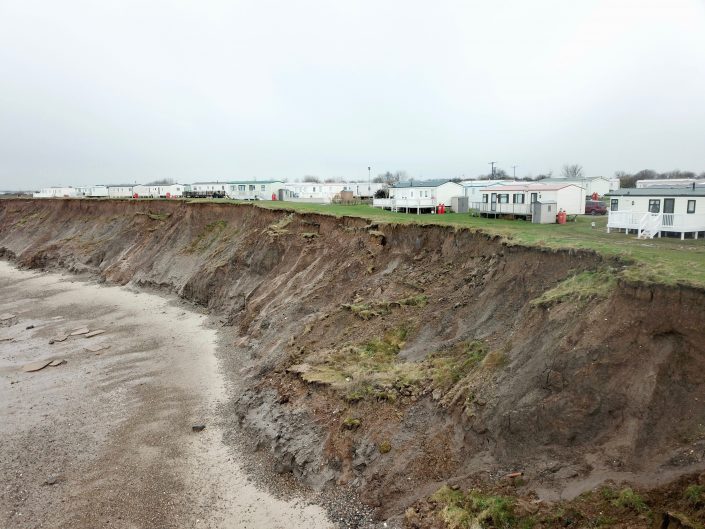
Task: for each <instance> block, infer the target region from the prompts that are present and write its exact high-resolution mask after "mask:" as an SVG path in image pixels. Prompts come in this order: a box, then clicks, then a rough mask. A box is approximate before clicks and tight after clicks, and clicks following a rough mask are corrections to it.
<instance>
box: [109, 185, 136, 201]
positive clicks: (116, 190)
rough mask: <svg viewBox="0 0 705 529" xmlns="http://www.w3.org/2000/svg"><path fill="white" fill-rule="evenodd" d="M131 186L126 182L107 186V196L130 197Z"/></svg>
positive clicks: (131, 192)
mask: <svg viewBox="0 0 705 529" xmlns="http://www.w3.org/2000/svg"><path fill="white" fill-rule="evenodd" d="M132 188H133V186H131V185H127V184H123V185H115V186H108V196H109V197H110V198H131V197H132V194H133V191H132Z"/></svg>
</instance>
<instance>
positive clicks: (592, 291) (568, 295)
mask: <svg viewBox="0 0 705 529" xmlns="http://www.w3.org/2000/svg"><path fill="white" fill-rule="evenodd" d="M616 283H617V275H616V273H615V271H614V270H613V269H605V270H598V271H596V272H581V273H579V274H576V275H574V276H571V277H569V278H568V279H566V280H565V281H562V282H561V283H559V284H558V285H557V286H555V287H554V288H552V289H550V290H547V291H546V292H544V293H543V294H541V296H540V297H538V298H536V299H534V300H532V301H531V304H532V305H535V306H540V307H548V306H551V305H555V304H556V303H561V302H563V301H567V300H570V299H575V300H578V301H588V300H592V299H605V298H607V297H608V296H609V294H610V292H611V291H612V289H613V288H614V287H615V285H616Z"/></svg>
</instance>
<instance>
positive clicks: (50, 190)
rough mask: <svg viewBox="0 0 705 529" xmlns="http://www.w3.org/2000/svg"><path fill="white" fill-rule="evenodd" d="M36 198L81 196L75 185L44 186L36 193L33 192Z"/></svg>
mask: <svg viewBox="0 0 705 529" xmlns="http://www.w3.org/2000/svg"><path fill="white" fill-rule="evenodd" d="M32 196H33V197H34V198H73V197H78V196H81V195H80V194H79V191H78V189H77V188H75V187H43V188H42V189H40V190H39V191H38V192H36V193H32Z"/></svg>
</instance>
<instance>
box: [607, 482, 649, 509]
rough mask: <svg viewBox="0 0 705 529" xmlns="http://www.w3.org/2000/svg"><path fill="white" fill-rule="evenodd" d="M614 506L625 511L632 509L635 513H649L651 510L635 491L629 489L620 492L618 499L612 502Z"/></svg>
mask: <svg viewBox="0 0 705 529" xmlns="http://www.w3.org/2000/svg"><path fill="white" fill-rule="evenodd" d="M612 505H614V506H615V507H621V508H623V509H631V510H632V511H634V512H638V513H643V512H647V511H648V510H649V508H648V507H647V505H646V502H644V499H643V498H642V497H641V496H640V495H639V493H638V492H635V491H634V490H633V489H631V488H629V487H627V488H624V489H622V490H620V491H619V494H618V495H617V497H616V498H615V499H614V500H612Z"/></svg>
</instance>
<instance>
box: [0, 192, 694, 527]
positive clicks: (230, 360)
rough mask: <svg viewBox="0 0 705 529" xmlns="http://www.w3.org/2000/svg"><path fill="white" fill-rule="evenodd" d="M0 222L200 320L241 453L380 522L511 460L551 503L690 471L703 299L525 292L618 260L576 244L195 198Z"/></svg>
mask: <svg viewBox="0 0 705 529" xmlns="http://www.w3.org/2000/svg"><path fill="white" fill-rule="evenodd" d="M0 226H1V227H0V252H1V253H3V254H4V255H5V256H6V257H8V258H10V259H13V260H15V262H16V263H17V264H19V265H20V266H26V267H31V268H40V269H57V268H60V269H66V270H71V271H74V272H82V273H89V274H91V275H93V276H95V277H99V278H101V279H104V280H106V281H110V282H113V283H118V284H127V283H130V284H131V285H133V286H136V287H141V288H151V289H160V290H162V291H165V292H169V293H175V294H177V295H179V296H180V297H182V298H184V299H186V300H189V301H191V302H194V303H196V304H198V305H200V306H202V307H203V308H204V309H207V310H208V311H209V312H210V313H211V314H213V315H217V316H218V317H219V318H221V321H222V325H223V328H222V329H221V330H220V337H221V340H222V343H223V347H222V351H221V357H222V361H223V365H224V366H225V367H226V372H227V377H228V379H229V381H230V382H231V383H232V384H233V387H234V388H236V391H234V394H233V399H232V400H231V401H230V403H229V410H230V411H229V414H230V415H231V416H232V417H234V418H236V419H237V421H238V425H239V426H240V427H242V428H245V429H247V430H248V431H250V432H251V435H252V439H253V443H252V444H253V446H254V447H255V448H257V449H259V450H260V451H261V452H262V453H267V454H271V455H272V456H273V457H274V461H275V468H276V470H278V471H279V472H282V473H291V474H292V475H294V476H295V477H296V478H298V479H299V480H301V481H303V482H304V483H306V484H308V485H310V486H312V487H314V488H316V489H319V490H324V489H325V490H327V489H330V485H333V484H338V485H346V486H349V487H351V488H352V489H353V490H356V491H357V492H358V494H359V496H360V498H361V499H362V500H363V501H364V502H366V503H367V504H368V505H371V506H373V507H374V508H376V509H377V514H378V515H379V516H380V517H383V518H387V517H390V516H396V517H398V516H400V515H401V513H403V512H404V510H405V509H406V508H407V507H408V506H409V505H411V504H413V503H414V502H416V501H419V500H423V499H424V498H426V497H428V496H429V495H430V494H432V493H433V492H434V491H435V490H437V489H438V488H439V487H440V486H441V485H442V484H443V483H445V482H451V483H455V484H458V485H460V486H462V487H464V486H466V485H470V484H477V483H484V484H485V485H486V486H487V487H489V488H491V487H494V486H497V484H498V483H501V480H502V479H504V478H503V476H504V475H506V474H507V473H509V472H512V471H522V472H523V473H524V476H523V484H522V485H521V486H520V487H519V488H518V489H517V490H516V491H514V492H515V493H516V494H517V495H519V496H521V495H522V494H530V493H531V494H536V495H537V496H538V497H539V498H541V499H542V500H544V501H551V502H555V501H559V500H562V499H563V500H569V499H571V498H575V497H577V496H578V495H580V494H581V493H583V492H585V491H589V490H592V489H594V488H595V487H598V486H599V485H600V484H601V483H603V482H604V481H605V480H609V479H612V480H614V481H616V482H621V481H628V482H629V483H632V484H634V485H635V486H637V487H642V488H644V489H651V488H654V487H658V486H661V485H666V484H668V483H672V482H673V481H674V480H676V479H678V478H679V477H680V476H686V475H690V474H692V473H694V472H700V471H702V470H703V468H704V467H705V463H704V462H703V457H705V427H703V425H704V424H705V407H704V406H703V402H704V399H705V375H704V374H703V373H705V369H704V368H705V365H704V364H705V355H704V354H703V353H705V350H704V349H705V345H703V342H702V339H701V338H702V329H703V328H705V327H704V324H705V311H704V310H703V309H704V308H705V294H704V293H703V292H701V291H699V290H695V289H691V288H685V287H682V288H680V287H679V288H670V287H662V286H646V285H629V284H622V283H620V284H617V285H616V286H615V288H614V289H613V290H612V291H611V293H610V294H609V295H608V296H606V297H605V296H601V297H597V298H595V299H587V300H586V299H577V298H575V297H570V296H568V297H566V298H562V299H560V300H557V301H556V302H555V303H552V304H548V305H546V304H537V303H532V301H534V300H537V299H538V298H539V297H540V296H541V295H542V294H544V293H545V292H546V291H547V290H549V289H551V288H553V287H555V286H556V285H558V284H559V283H561V282H562V281H564V280H565V279H566V278H568V277H570V276H572V275H575V274H576V273H579V272H584V271H587V272H592V271H598V270H600V271H603V270H605V269H609V267H619V266H620V265H619V263H617V262H606V261H605V260H604V259H602V258H601V257H600V256H598V255H596V254H594V253H591V252H582V251H555V250H546V249H541V248H526V247H521V246H513V245H510V244H507V243H506V242H504V241H502V240H499V239H497V238H491V237H488V236H486V235H483V234H481V233H474V232H471V231H468V230H455V229H452V228H446V227H440V226H415V225H404V226H398V225H380V226H377V225H367V223H366V222H365V221H364V220H363V219H352V218H342V219H337V218H333V217H327V216H322V215H313V214H306V215H300V214H291V213H289V212H286V211H271V210H264V209H261V208H257V207H253V206H233V205H224V204H213V203H197V204H187V203H183V202H166V201H107V200H106V201H87V200H51V201H50V200H47V201H29V200H27V201H25V200H7V201H2V202H0ZM400 330H401V331H403V333H402V332H401V331H400ZM400 333H401V334H400ZM392 335H393V336H392ZM397 335H398V336H397ZM390 336H391V337H390ZM394 336H396V338H395V337H394ZM373 346H374V347H373ZM375 348H377V349H375ZM378 349H379V350H382V349H384V351H383V353H384V355H386V356H383V354H382V353H379V352H378ZM390 351H391V352H390ZM468 351H474V352H472V353H469V352H468ZM478 351H479V352H478ZM471 354H477V361H476V360H475V357H473V356H471ZM365 355H367V356H365ZM468 355H470V356H468ZM369 358H372V360H374V361H378V360H379V359H380V358H383V363H381V364H379V365H375V366H374V369H371V372H372V371H374V373H373V374H374V376H375V377H377V378H375V379H374V381H373V383H369V384H367V385H365V386H364V387H358V386H354V383H355V382H356V381H357V379H356V378H355V377H357V376H358V372H357V371H354V369H353V368H356V366H357V364H359V363H360V362H368V361H370V360H369ZM379 361H380V362H382V360H379ZM461 361H462V362H461ZM473 362H474V363H473ZM461 364H462V367H459V366H460V365H461ZM439 366H440V367H439ZM412 368H413V369H412ZM444 370H445V371H444ZM380 373H381V374H380ZM390 373H392V374H395V373H402V374H403V376H398V377H396V378H394V377H392V378H384V376H388V375H389V376H391V375H390ZM443 373H446V375H447V376H446V377H445V378H443V379H442V380H441V377H440V375H441V374H443ZM368 374H369V373H368ZM412 375H413V376H412ZM370 376H371V375H370ZM380 377H381V378H380ZM380 380H381V382H380ZM575 501H577V500H575Z"/></svg>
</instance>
